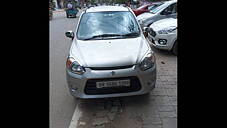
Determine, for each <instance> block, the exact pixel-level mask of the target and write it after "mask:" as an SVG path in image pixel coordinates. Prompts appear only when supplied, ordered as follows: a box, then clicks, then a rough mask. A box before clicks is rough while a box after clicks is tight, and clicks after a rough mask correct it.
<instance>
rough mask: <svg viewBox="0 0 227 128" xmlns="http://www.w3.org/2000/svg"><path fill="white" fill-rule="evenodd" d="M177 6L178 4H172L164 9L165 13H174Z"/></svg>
mask: <svg viewBox="0 0 227 128" xmlns="http://www.w3.org/2000/svg"><path fill="white" fill-rule="evenodd" d="M175 6H176V3H174V4H171V5H169V6H168V7H167V8H166V9H164V10H163V11H170V12H172V13H173V9H174V7H175Z"/></svg>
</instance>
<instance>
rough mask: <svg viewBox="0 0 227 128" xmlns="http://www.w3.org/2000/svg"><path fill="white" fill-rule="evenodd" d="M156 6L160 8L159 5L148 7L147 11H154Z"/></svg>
mask: <svg viewBox="0 0 227 128" xmlns="http://www.w3.org/2000/svg"><path fill="white" fill-rule="evenodd" d="M158 6H160V5H158V4H153V5H151V6H149V7H148V10H149V11H151V10H154V9H155V8H157V7H158Z"/></svg>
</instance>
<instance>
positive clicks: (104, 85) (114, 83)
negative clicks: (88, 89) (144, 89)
mask: <svg viewBox="0 0 227 128" xmlns="http://www.w3.org/2000/svg"><path fill="white" fill-rule="evenodd" d="M122 86H126V87H127V86H130V80H116V81H102V82H96V88H110V87H122Z"/></svg>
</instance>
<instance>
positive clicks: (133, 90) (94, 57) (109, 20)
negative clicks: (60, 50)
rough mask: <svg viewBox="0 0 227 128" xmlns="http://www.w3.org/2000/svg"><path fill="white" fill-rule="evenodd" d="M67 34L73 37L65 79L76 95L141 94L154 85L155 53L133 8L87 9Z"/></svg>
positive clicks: (117, 95) (83, 96) (87, 96)
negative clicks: (75, 26) (73, 29)
mask: <svg viewBox="0 0 227 128" xmlns="http://www.w3.org/2000/svg"><path fill="white" fill-rule="evenodd" d="M65 34H66V36H67V37H69V38H72V45H71V48H70V51H69V56H68V58H67V61H66V78H67V83H68V87H69V91H70V93H71V94H72V95H73V96H74V97H77V98H85V99H87V98H106V97H120V96H131V95H141V94H146V93H149V92H150V91H151V90H152V89H153V88H154V87H155V83H156V62H155V56H154V53H153V51H152V50H151V48H150V45H149V43H148V42H147V40H146V38H145V37H144V35H143V32H142V29H141V28H140V26H139V25H138V22H137V20H136V18H135V15H134V14H133V12H132V10H131V9H130V8H127V7H121V6H98V7H91V8H88V9H87V10H86V11H84V12H82V14H81V16H80V18H79V24H78V26H77V28H76V30H75V32H73V31H68V32H66V33H65Z"/></svg>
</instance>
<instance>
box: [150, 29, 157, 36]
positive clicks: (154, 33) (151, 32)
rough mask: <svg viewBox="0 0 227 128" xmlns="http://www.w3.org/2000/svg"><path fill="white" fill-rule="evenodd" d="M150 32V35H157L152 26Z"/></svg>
mask: <svg viewBox="0 0 227 128" xmlns="http://www.w3.org/2000/svg"><path fill="white" fill-rule="evenodd" d="M149 33H150V35H152V36H153V37H155V36H156V32H155V31H154V30H153V29H152V28H150V31H149Z"/></svg>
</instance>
